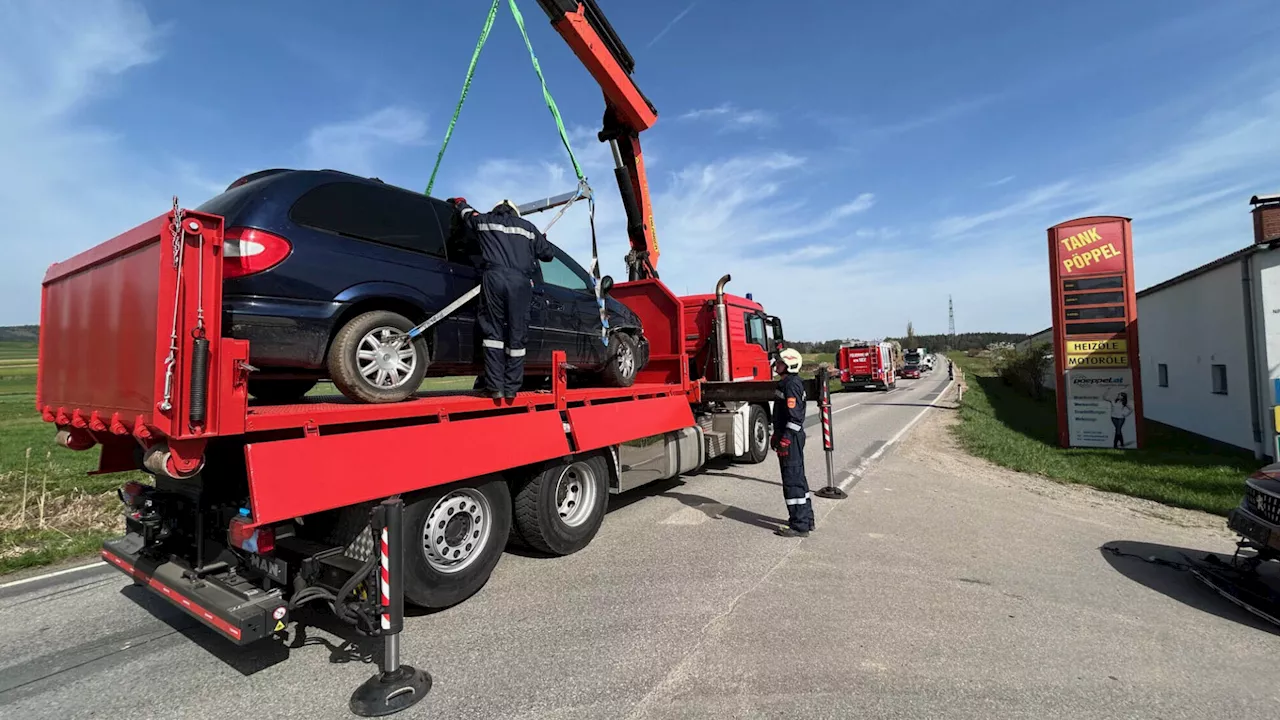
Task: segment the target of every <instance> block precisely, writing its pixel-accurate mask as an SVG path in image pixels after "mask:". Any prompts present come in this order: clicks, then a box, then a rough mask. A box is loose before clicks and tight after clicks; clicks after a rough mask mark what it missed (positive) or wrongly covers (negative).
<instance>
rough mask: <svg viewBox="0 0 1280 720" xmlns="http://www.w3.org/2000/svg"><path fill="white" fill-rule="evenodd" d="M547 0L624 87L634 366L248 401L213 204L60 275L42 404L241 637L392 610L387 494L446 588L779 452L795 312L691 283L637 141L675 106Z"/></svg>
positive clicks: (612, 93)
mask: <svg viewBox="0 0 1280 720" xmlns="http://www.w3.org/2000/svg"><path fill="white" fill-rule="evenodd" d="M541 4H542V5H543V7H544V9H547V10H548V13H549V14H550V15H551V16H552V18H553V25H554V26H555V28H556V29H557V30H558V31H559V32H560V33H561V34H562V35H563V36H564V37H565V38H566V39H567V40H568V41H569V43H570V45H571V47H573V49H574V51H575V52H576V53H577V54H578V55H579V57H580V58H582V59H583V60H584V62H585V63H586V64H587V66H588V68H589V69H590V70H591V71H592V73H593V75H594V76H595V77H596V79H597V81H599V82H600V83H601V85H602V86H603V87H604V89H605V97H606V100H607V102H608V104H609V112H607V113H606V117H607V118H608V119H607V121H606V131H605V132H604V133H602V137H603V138H605V139H606V140H607V141H608V142H610V144H611V145H612V146H613V148H612V149H613V152H614V156H615V158H616V159H617V163H618V172H617V175H618V181H619V186H620V189H621V190H622V192H623V196H624V206H625V207H626V208H627V213H628V221H629V222H628V235H629V237H630V239H631V252H630V253H629V255H628V265H629V270H630V278H631V279H630V281H629V282H626V283H618V284H617V285H615V286H614V287H613V288H612V290H611V294H612V295H613V296H614V297H615V298H617V299H618V300H619V301H620V302H622V303H624V304H626V305H627V306H628V307H629V308H631V309H632V310H633V311H635V312H636V313H637V314H638V315H639V317H640V318H641V321H642V323H643V327H644V330H645V334H646V336H647V337H648V339H649V342H650V353H649V362H648V364H647V365H646V366H645V367H644V368H643V369H642V370H640V371H639V373H638V376H637V378H636V382H635V384H634V385H633V386H631V387H627V388H579V389H571V388H570V387H569V386H568V373H569V370H570V368H568V367H567V364H566V362H565V358H564V354H563V353H562V352H557V353H556V357H555V358H554V360H553V366H554V375H553V377H552V383H551V389H550V390H548V391H541V392H523V393H520V394H519V395H518V396H517V397H516V399H515V400H514V401H511V402H509V403H499V402H496V401H494V400H491V399H487V398H483V397H480V396H479V395H478V394H476V393H465V392H464V393H458V392H452V393H450V392H443V393H441V392H437V393H419V394H418V395H416V396H414V397H413V398H412V399H409V400H406V401H404V402H398V403H389V404H358V403H352V402H349V401H346V400H344V399H342V398H316V399H312V400H309V401H303V402H300V403H296V404H287V405H280V404H269V403H262V402H259V401H251V400H250V398H249V394H248V391H247V385H248V380H249V378H250V377H251V374H252V372H253V370H254V368H252V367H251V366H250V365H249V363H248V358H249V343H248V342H247V341H245V340H238V339H233V338H230V337H226V336H224V333H223V327H222V313H221V312H220V311H219V310H220V308H221V307H222V273H223V263H222V262H221V260H222V256H223V252H224V247H225V241H226V233H225V230H226V228H224V227H223V220H222V218H221V217H219V216H216V215H210V214H203V213H197V212H182V211H179V210H175V211H174V212H171V213H165V214H163V215H160V216H158V217H156V218H154V219H152V220H149V221H147V222H145V223H143V224H141V225H139V226H138V227H136V228H134V229H132V230H129V231H128V232H125V233H123V234H121V235H119V236H118V237H116V238H114V239H112V240H109V241H107V242H105V243H103V244H101V245H98V246H96V247H94V248H92V249H90V250H87V251H85V252H83V253H80V254H79V255H76V256H75V257H73V258H71V259H70V260H67V261H65V262H62V263H57V264H55V265H53V266H51V267H50V268H49V270H48V272H47V274H46V276H45V278H44V282H43V288H42V307H41V332H40V359H39V375H38V382H37V395H36V406H37V409H38V411H39V412H40V413H41V414H42V416H43V418H44V420H45V421H47V422H49V423H51V424H53V425H55V426H56V429H57V437H58V442H59V443H60V444H62V445H63V446H65V447H67V448H70V449H73V450H88V449H90V448H94V447H100V448H101V456H100V460H99V470H98V472H102V473H113V472H136V471H138V470H142V471H144V472H146V473H147V474H149V475H150V476H151V478H152V482H146V483H144V482H137V481H131V482H128V483H126V484H125V485H124V486H123V487H122V488H121V490H120V497H121V499H122V501H123V502H124V504H125V506H126V530H127V532H126V534H125V535H124V536H123V537H120V538H116V539H112V540H109V541H107V542H106V543H104V546H103V549H102V557H103V558H104V559H105V560H106V561H107V562H109V563H110V564H112V565H114V566H115V567H117V568H119V569H120V570H121V571H123V572H124V573H126V574H127V575H128V576H130V577H131V578H132V579H133V580H134V581H135V582H137V583H139V584H141V585H143V586H145V587H147V588H149V589H150V590H151V591H153V592H155V593H156V594H158V595H159V596H161V597H163V598H165V599H166V600H167V601H169V602H170V603H172V604H173V605H175V606H176V607H178V608H180V609H181V610H183V611H185V612H187V613H188V614H190V615H191V616H192V617H194V618H196V619H197V620H199V621H200V622H202V623H204V624H205V625H207V626H209V627H211V628H213V629H214V630H216V631H218V632H219V633H221V634H223V635H224V636H226V637H227V638H229V639H231V640H233V641H235V642H237V643H240V644H245V643H248V642H251V641H255V640H258V639H262V638H266V637H270V636H273V635H275V633H277V632H279V631H280V630H283V629H284V628H285V627H286V625H287V623H289V621H290V618H291V617H292V613H293V611H294V610H295V609H296V608H297V607H298V606H299V605H300V604H303V603H307V602H311V601H314V600H317V599H319V600H323V601H326V602H327V603H328V604H329V605H330V606H331V607H332V608H333V609H334V611H335V613H337V614H338V615H339V617H341V618H343V619H344V620H346V621H348V622H355V623H356V624H359V618H361V617H363V618H365V619H366V620H368V618H369V617H370V616H372V615H373V614H376V613H377V612H378V607H379V606H378V604H377V597H378V593H377V592H374V591H372V589H371V588H370V585H369V583H370V582H372V578H373V577H374V575H373V574H372V573H373V572H374V570H375V568H376V565H377V552H376V551H375V547H374V537H373V535H372V533H371V528H370V525H369V518H370V514H369V511H370V508H371V507H373V506H374V505H376V504H378V503H379V502H380V501H381V500H383V499H386V498H394V497H398V498H402V499H403V501H404V513H403V517H404V521H403V536H402V538H400V539H401V542H400V543H398V545H399V547H400V550H401V553H400V556H401V557H402V561H403V566H404V571H403V578H404V580H403V589H404V597H405V599H407V600H408V601H409V602H411V603H413V604H416V605H419V606H423V607H429V608H440V607H446V606H449V605H453V604H456V603H458V602H461V601H462V600H464V599H466V598H467V597H469V596H470V595H472V594H473V593H475V592H476V591H477V590H478V589H479V588H480V587H481V586H483V585H484V583H485V581H486V580H487V579H488V577H489V575H490V573H491V572H492V571H493V569H494V567H495V565H496V564H497V563H498V560H499V558H500V557H501V556H502V553H503V549H504V547H505V546H506V544H507V542H508V540H509V539H512V540H516V541H519V542H522V543H524V544H526V545H529V546H532V547H534V548H536V549H538V550H541V551H543V552H546V553H549V554H552V555H567V554H570V553H573V552H576V551H578V550H580V549H582V548H583V547H585V546H586V545H587V544H588V543H590V542H591V540H592V538H593V537H594V536H595V534H596V532H597V530H598V528H599V527H600V524H601V522H602V521H603V519H604V515H605V509H606V507H607V505H608V496H609V495H611V494H615V493H621V492H624V491H627V490H629V489H631V488H634V487H637V486H640V485H643V484H645V483H650V482H654V481H657V480H662V479H666V478H670V477H673V476H676V475H679V474H682V473H686V472H689V471H691V470H694V469H696V468H698V467H700V466H701V465H703V464H704V463H705V462H706V461H707V460H708V459H710V458H713V457H728V458H734V459H738V460H740V461H744V462H760V461H762V460H764V459H765V457H766V456H767V454H768V450H769V448H768V439H769V421H768V415H769V413H768V407H769V406H768V403H769V401H770V400H772V398H773V395H774V390H775V383H774V382H773V380H772V372H771V370H770V365H769V360H770V353H771V352H772V351H773V350H775V349H776V348H777V347H779V346H780V345H781V343H782V336H781V332H782V327H781V323H780V322H779V321H778V320H777V318H772V317H771V316H768V315H766V314H765V313H764V309H763V308H762V307H761V306H760V305H759V304H757V303H755V302H754V301H753V300H751V299H750V298H749V297H736V296H733V295H728V294H726V293H725V292H724V286H725V284H726V283H727V282H728V281H729V276H728V275H726V276H725V277H724V278H722V280H721V281H720V283H719V285H718V286H717V288H716V292H715V294H714V295H699V296H692V297H686V298H681V297H677V296H676V295H674V294H673V293H672V292H671V291H670V290H669V289H668V288H667V286H666V285H664V284H663V283H662V282H661V280H659V279H658V277H657V272H656V264H657V258H658V246H657V241H656V239H655V238H654V234H653V229H652V227H651V222H652V220H651V216H650V214H649V213H648V212H647V211H648V208H649V195H648V188H647V185H646V184H645V181H644V168H643V161H642V159H641V155H640V149H639V143H638V139H637V133H638V132H639V131H641V130H644V129H646V128H647V127H649V126H650V125H652V124H653V122H654V121H656V111H654V110H653V109H652V106H651V105H648V101H647V100H644V98H643V95H641V94H640V93H639V90H638V89H637V88H635V86H634V85H633V84H632V83H631V80H630V66H629V64H628V63H627V62H624V60H629V58H628V56H627V55H626V51H625V48H624V47H622V46H621V44H620V41H618V40H617V38H616V36H615V35H613V31H612V29H611V28H609V27H608V23H607V22H605V21H603V18H602V17H601V16H599V14H598V8H596V7H595V5H594V3H592V2H590V0H587V2H586V3H584V4H575V3H569V5H572V6H573V7H574V8H576V9H571V10H567V11H564V14H563V16H561V17H557V15H556V14H555V12H559V11H558V10H556V8H558V7H560V6H561V5H565V3H564V2H559V1H557V2H556V3H550V2H546V3H541ZM587 10H591V11H592V12H587ZM602 36H603V37H604V38H605V39H607V40H609V41H608V42H604V41H603V40H602ZM810 382H812V381H810ZM810 397H814V398H816V397H818V393H817V392H816V388H813V389H811V393H810ZM383 607H385V605H384V606H383Z"/></svg>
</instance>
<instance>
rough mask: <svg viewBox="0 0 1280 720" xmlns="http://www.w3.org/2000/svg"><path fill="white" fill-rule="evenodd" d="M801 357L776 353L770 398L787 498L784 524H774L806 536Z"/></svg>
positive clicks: (786, 533)
mask: <svg viewBox="0 0 1280 720" xmlns="http://www.w3.org/2000/svg"><path fill="white" fill-rule="evenodd" d="M802 362H803V359H802V358H801V357H800V353H799V352H798V351H796V350H795V349H794V348H787V349H786V350H783V351H782V352H781V353H779V354H778V362H777V365H778V374H779V375H781V376H782V378H781V379H780V380H779V381H778V390H777V392H775V393H774V401H773V439H772V441H771V443H770V444H771V445H772V446H773V449H774V451H775V452H777V453H778V465H779V466H780V467H781V469H782V497H783V498H784V499H785V500H786V502H787V524H786V525H785V526H783V527H780V528H778V530H777V532H776V534H777V535H781V536H782V537H808V536H809V533H810V532H811V531H812V530H813V503H812V501H811V500H810V495H809V481H808V480H807V479H806V478H805V476H804V408H805V405H804V403H805V397H804V381H803V380H801V379H800V376H799V375H798V374H797V373H799V372H800V365H801V363H802Z"/></svg>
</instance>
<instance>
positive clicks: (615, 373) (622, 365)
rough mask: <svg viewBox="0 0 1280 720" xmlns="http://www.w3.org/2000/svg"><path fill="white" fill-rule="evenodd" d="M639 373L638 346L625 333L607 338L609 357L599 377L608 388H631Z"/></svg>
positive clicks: (633, 339) (618, 333) (617, 333)
mask: <svg viewBox="0 0 1280 720" xmlns="http://www.w3.org/2000/svg"><path fill="white" fill-rule="evenodd" d="M638 372H640V346H639V344H638V343H636V340H635V338H633V337H631V336H630V335H628V334H627V333H625V332H616V333H614V334H613V335H610V336H609V356H608V359H607V360H606V361H605V364H604V370H603V371H602V372H601V376H602V377H603V378H604V382H605V384H606V385H608V386H609V387H619V388H625V387H631V386H632V385H633V384H635V381H636V374H637V373H638Z"/></svg>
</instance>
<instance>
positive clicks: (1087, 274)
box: [1049, 217, 1143, 450]
mask: <svg viewBox="0 0 1280 720" xmlns="http://www.w3.org/2000/svg"><path fill="white" fill-rule="evenodd" d="M1049 282H1050V284H1051V294H1052V297H1053V362H1054V369H1055V376H1056V377H1057V396H1058V443H1059V444H1060V445H1061V446H1062V447H1095V448H1116V449H1125V450H1135V449H1137V448H1140V447H1142V445H1143V427H1142V379H1141V371H1140V368H1139V366H1138V299H1137V295H1136V293H1135V291H1134V287H1133V229H1132V226H1131V224H1130V221H1129V218H1123V217H1085V218H1079V219H1076V220H1068V221H1067V222H1064V223H1061V224H1059V225H1055V226H1053V227H1051V228H1049Z"/></svg>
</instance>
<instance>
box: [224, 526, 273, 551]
mask: <svg viewBox="0 0 1280 720" xmlns="http://www.w3.org/2000/svg"><path fill="white" fill-rule="evenodd" d="M227 540H228V541H230V543H231V544H232V545H234V546H236V547H238V548H240V549H241V550H246V551H248V552H251V553H269V552H271V551H272V550H275V549H276V530H275V528H273V527H267V526H261V527H256V528H255V527H250V526H249V523H248V522H247V521H246V520H245V518H235V519H233V520H232V521H231V527H230V528H228V530H227Z"/></svg>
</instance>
